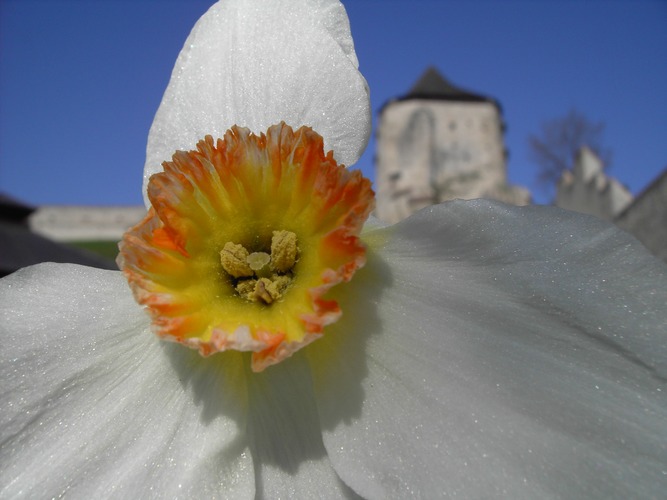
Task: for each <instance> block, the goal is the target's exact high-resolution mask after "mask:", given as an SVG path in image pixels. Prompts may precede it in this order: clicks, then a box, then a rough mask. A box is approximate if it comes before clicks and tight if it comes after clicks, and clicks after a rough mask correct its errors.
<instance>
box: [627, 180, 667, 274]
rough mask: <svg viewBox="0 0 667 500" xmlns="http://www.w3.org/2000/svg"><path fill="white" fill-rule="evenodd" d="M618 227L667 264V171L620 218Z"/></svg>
mask: <svg viewBox="0 0 667 500" xmlns="http://www.w3.org/2000/svg"><path fill="white" fill-rule="evenodd" d="M616 224H618V226H619V227H621V228H623V229H625V230H626V231H628V232H630V233H632V234H633V235H634V236H635V237H636V238H637V239H638V240H639V241H641V242H642V243H643V244H644V245H645V246H646V248H648V249H649V250H650V251H651V252H652V253H653V254H655V255H656V256H658V257H660V258H661V259H662V260H663V261H665V262H667V169H666V170H664V171H663V172H662V174H661V175H660V176H658V178H657V179H655V180H654V181H653V182H652V183H651V184H650V185H649V186H648V187H647V188H646V189H645V190H644V192H642V193H641V194H640V195H639V196H637V198H636V199H635V201H634V202H633V203H632V204H631V205H630V206H628V207H627V208H626V209H625V210H624V211H623V212H621V213H620V214H619V216H618V218H617V219H616Z"/></svg>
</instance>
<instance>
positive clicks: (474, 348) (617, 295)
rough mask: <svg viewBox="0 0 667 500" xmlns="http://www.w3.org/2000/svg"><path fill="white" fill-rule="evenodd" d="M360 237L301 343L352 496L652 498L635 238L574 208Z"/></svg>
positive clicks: (659, 423)
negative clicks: (336, 316) (347, 282)
mask: <svg viewBox="0 0 667 500" xmlns="http://www.w3.org/2000/svg"><path fill="white" fill-rule="evenodd" d="M366 240H367V242H368V243H370V244H371V247H370V249H369V255H368V264H367V266H366V268H364V269H363V270H362V271H361V272H360V273H358V275H357V276H356V277H355V283H354V285H355V286H354V287H351V288H350V289H349V290H350V293H349V294H348V296H347V297H346V298H344V299H342V300H341V307H342V309H343V311H344V314H345V315H344V317H343V318H342V320H341V321H340V322H339V323H338V324H336V325H334V326H332V327H331V331H330V332H329V334H328V335H327V337H326V338H324V339H322V340H320V341H318V342H316V343H315V344H313V345H312V346H311V347H310V348H309V352H308V355H309V356H310V357H311V358H312V365H313V366H314V368H315V372H314V386H315V388H316V394H317V398H318V410H319V412H320V417H321V421H322V425H323V428H324V444H325V447H326V449H327V451H328V453H329V455H330V457H331V460H332V463H333V464H334V468H335V469H336V471H337V473H338V474H339V475H340V476H341V478H342V479H343V480H344V481H345V482H346V483H347V484H349V485H350V486H351V487H353V488H354V489H355V491H357V492H358V493H360V494H361V495H362V496H364V497H369V498H389V497H393V498H404V497H412V496H420V497H423V498H437V497H441V496H443V494H449V495H452V496H454V495H459V496H461V497H462V498H498V497H503V498H551V497H559V498H610V497H611V498H658V497H660V496H661V495H663V494H664V492H665V491H667V401H666V397H667V386H666V384H665V380H666V378H667V319H666V318H667V312H666V309H665V302H666V300H667V277H666V276H665V271H666V267H665V266H664V264H662V263H661V262H659V261H657V260H656V259H655V258H653V257H652V256H650V255H648V253H647V252H646V251H645V250H644V249H643V248H642V247H641V245H639V243H638V242H636V241H635V240H634V239H632V238H631V237H630V236H628V235H627V234H625V233H623V232H621V231H619V230H618V229H615V228H613V227H612V226H609V225H608V224H606V223H603V222H601V221H599V220H597V219H593V218H589V217H586V216H581V215H577V214H573V213H568V212H564V211H559V210H556V209H549V208H544V207H527V208H510V207H507V206H504V205H501V204H494V203H491V202H485V201H475V202H453V203H449V204H445V205H441V206H437V207H433V208H430V209H426V210H424V211H422V212H421V213H419V214H418V215H416V216H413V217H411V218H409V219H408V220H406V221H405V222H404V223H401V224H398V225H396V226H393V227H389V228H384V229H379V230H376V231H373V232H371V233H370V234H367V236H366ZM371 250H374V252H373V251H371ZM346 317H348V318H350V317H351V318H353V321H352V320H350V321H349V322H346V321H345V318H346ZM341 354H343V355H341ZM327 359H328V360H331V359H336V360H338V361H337V362H335V363H331V362H330V363H326V362H324V363H323V362H321V360H327ZM332 380H334V381H335V383H332Z"/></svg>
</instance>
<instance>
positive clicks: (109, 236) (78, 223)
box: [29, 206, 146, 242]
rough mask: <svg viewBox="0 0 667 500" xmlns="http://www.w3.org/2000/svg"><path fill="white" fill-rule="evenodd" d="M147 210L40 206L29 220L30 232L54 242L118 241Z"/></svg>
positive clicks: (136, 208) (141, 207) (139, 208)
mask: <svg viewBox="0 0 667 500" xmlns="http://www.w3.org/2000/svg"><path fill="white" fill-rule="evenodd" d="M145 215H146V208H144V207H143V206H137V207H86V206H43V207H40V208H38V209H37V210H36V211H35V212H34V213H33V214H32V215H31V216H30V218H29V224H30V229H31V230H32V231H34V232H35V233H38V234H41V235H42V236H45V237H47V238H50V239H52V240H55V241H62V242H74V241H118V240H120V239H121V237H122V235H123V233H124V232H125V231H126V230H127V229H129V228H130V227H132V226H134V225H135V224H137V223H138V222H140V221H141V219H143V217H144V216H145Z"/></svg>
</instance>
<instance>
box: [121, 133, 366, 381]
mask: <svg viewBox="0 0 667 500" xmlns="http://www.w3.org/2000/svg"><path fill="white" fill-rule="evenodd" d="M163 167H164V172H161V173H159V174H155V175H153V176H152V177H151V178H150V181H149V184H148V197H149V199H150V201H151V204H152V207H151V208H150V210H149V212H148V215H147V216H146V218H145V219H144V220H143V221H142V222H141V223H139V224H138V225H137V226H135V227H133V228H132V229H130V230H129V231H128V232H127V233H126V234H125V236H124V237H123V241H122V242H121V244H120V255H119V259H118V263H119V265H120V267H121V269H122V270H123V272H124V274H125V276H126V277H127V279H128V281H129V283H130V286H131V288H132V291H133V293H134V296H135V298H136V300H137V301H138V302H139V303H140V304H142V305H144V306H145V307H146V308H147V310H148V312H149V313H150V315H151V318H152V325H153V330H154V331H155V333H156V334H157V335H159V336H160V337H161V338H163V339H166V340H172V341H176V342H180V343H182V344H184V345H187V346H189V347H193V348H196V349H198V350H199V352H200V353H201V354H202V355H204V356H208V355H210V354H213V353H215V352H220V351H225V350H238V351H251V352H252V368H253V370H255V371H261V370H263V369H264V368H265V367H266V366H269V365H271V364H273V363H277V362H279V361H281V360H283V359H285V358H286V357H288V356H290V355H291V354H293V353H294V352H295V351H296V350H298V349H300V348H302V347H304V346H305V345H307V344H308V343H310V342H312V341H313V340H315V339H317V338H319V337H320V336H322V335H323V329H324V327H325V326H326V325H328V324H331V323H333V322H335V321H337V320H338V318H339V317H340V315H341V311H340V308H339V307H338V304H337V303H336V302H334V301H332V300H327V298H326V293H327V291H328V290H329V289H330V288H331V287H332V286H335V285H336V284H338V283H340V282H343V281H349V280H350V279H351V278H352V275H353V274H354V272H355V271H356V270H357V269H358V268H359V267H361V266H362V265H363V264H364V262H365V248H364V246H363V244H362V243H361V241H360V239H359V233H360V231H361V228H362V226H363V223H364V221H365V220H366V218H367V217H368V214H369V213H370V211H371V210H372V208H373V191H372V190H371V187H370V181H368V179H365V178H364V177H362V176H361V174H360V173H359V172H354V171H350V170H347V169H346V168H345V167H344V166H342V165H338V164H337V163H336V161H335V160H334V159H333V154H332V153H331V152H329V153H328V154H326V155H325V154H324V148H323V140H322V138H321V137H320V136H319V135H318V134H317V133H315V132H314V131H313V130H311V129H310V128H307V127H301V128H300V129H298V130H297V131H293V130H292V129H291V128H290V127H289V126H287V125H285V124H284V123H281V124H279V125H275V126H273V127H270V128H269V130H268V131H267V133H266V135H265V134H260V135H255V134H253V133H251V132H250V131H249V130H247V129H244V128H240V127H232V129H231V130H228V131H227V132H226V133H225V135H224V137H223V138H221V139H218V140H217V141H214V140H213V138H212V137H211V136H207V137H206V138H205V139H204V140H203V141H200V142H199V143H198V144H197V149H196V150H194V151H188V152H185V151H177V152H176V153H175V154H174V156H173V159H172V161H170V162H165V163H164V164H163Z"/></svg>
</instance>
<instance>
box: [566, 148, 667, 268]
mask: <svg viewBox="0 0 667 500" xmlns="http://www.w3.org/2000/svg"><path fill="white" fill-rule="evenodd" d="M556 205H557V206H559V207H561V208H565V209H567V210H574V211H576V212H582V213H585V214H590V215H594V216H596V217H599V218H600V219H604V220H608V221H610V222H613V223H615V224H616V225H617V226H619V227H620V228H622V229H624V230H626V231H627V232H629V233H631V234H632V235H633V236H635V238H637V239H638V240H639V241H641V242H642V243H643V244H644V245H645V246H646V248H648V249H649V250H650V251H651V252H652V253H653V254H654V255H656V256H657V257H659V258H661V259H662V260H663V261H665V262H667V169H665V170H663V172H662V173H661V174H660V175H659V176H658V177H657V178H656V179H655V180H654V181H653V182H652V183H651V184H649V186H648V187H646V189H644V191H642V192H641V193H640V194H639V195H638V196H637V197H636V198H633V196H632V194H631V193H630V192H629V191H628V190H627V188H626V187H625V186H623V185H622V184H621V183H619V182H618V181H617V180H616V179H614V178H612V177H609V176H607V175H606V174H605V173H604V171H603V168H602V161H601V160H600V158H598V157H597V155H596V154H595V153H594V152H593V151H591V150H590V149H588V148H586V147H584V148H582V149H581V150H580V152H579V154H578V155H577V158H576V160H575V164H574V167H573V168H572V170H571V171H570V170H566V171H565V172H563V175H562V177H561V179H560V182H559V183H558V189H557V192H556Z"/></svg>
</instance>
